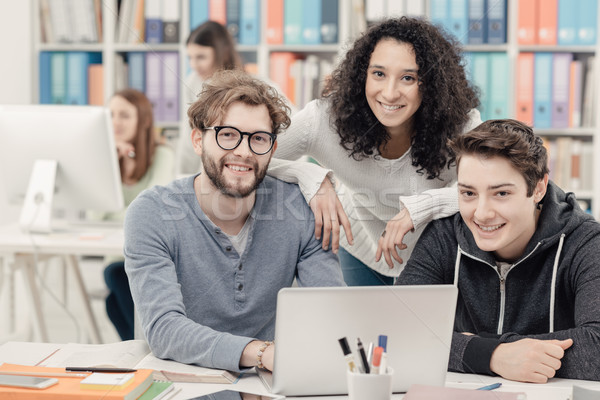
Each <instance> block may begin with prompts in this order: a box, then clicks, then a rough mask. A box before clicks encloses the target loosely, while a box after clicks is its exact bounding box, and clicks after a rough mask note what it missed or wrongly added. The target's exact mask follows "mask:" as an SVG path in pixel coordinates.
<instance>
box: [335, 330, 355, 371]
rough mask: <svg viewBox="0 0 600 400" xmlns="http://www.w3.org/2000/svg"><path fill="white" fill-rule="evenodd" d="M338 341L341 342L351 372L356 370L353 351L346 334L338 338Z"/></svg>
mask: <svg viewBox="0 0 600 400" xmlns="http://www.w3.org/2000/svg"><path fill="white" fill-rule="evenodd" d="M338 342H340V346H342V351H343V352H344V358H345V359H346V363H347V364H348V369H349V370H350V372H354V371H356V364H355V363H354V357H353V356H352V351H350V346H348V340H347V339H346V337H345V336H344V337H343V338H341V339H338Z"/></svg>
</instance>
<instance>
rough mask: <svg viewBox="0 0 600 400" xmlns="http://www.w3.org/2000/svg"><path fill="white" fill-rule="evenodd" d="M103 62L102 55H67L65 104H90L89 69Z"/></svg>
mask: <svg viewBox="0 0 600 400" xmlns="http://www.w3.org/2000/svg"><path fill="white" fill-rule="evenodd" d="M101 62H102V55H101V54H100V53H88V52H83V51H74V52H69V53H67V72H68V73H67V100H66V103H65V104H71V105H84V104H88V67H89V66H90V64H99V63H101Z"/></svg>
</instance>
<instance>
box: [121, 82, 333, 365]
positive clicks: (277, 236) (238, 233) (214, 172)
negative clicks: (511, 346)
mask: <svg viewBox="0 0 600 400" xmlns="http://www.w3.org/2000/svg"><path fill="white" fill-rule="evenodd" d="M188 116H189V120H190V125H191V126H192V134H191V139H192V143H193V146H194V150H195V152H196V153H197V154H198V156H199V157H201V158H202V170H201V173H200V174H198V175H195V176H190V177H187V178H183V179H179V180H176V181H175V182H173V183H171V184H170V185H168V186H165V187H158V186H157V187H155V188H153V189H151V190H149V191H146V192H144V193H143V194H141V195H140V196H139V197H138V198H137V199H136V200H135V201H134V202H133V203H132V204H131V206H130V207H129V210H128V212H127V216H126V220H125V259H126V261H125V268H126V271H127V274H128V277H129V281H130V286H131V292H132V295H133V299H134V302H135V305H136V309H137V311H138V312H139V316H140V320H141V324H142V327H143V331H144V333H145V336H146V338H147V340H148V343H149V345H150V348H151V349H152V351H153V353H154V354H155V355H156V356H157V357H161V358H168V359H172V360H176V361H179V362H183V363H188V364H198V365H201V366H204V367H212V368H219V369H227V370H231V371H240V370H243V369H244V368H248V367H253V366H257V365H258V366H261V367H265V368H267V369H272V368H273V353H274V351H273V350H274V346H272V345H271V344H272V343H271V342H270V340H272V339H273V337H274V329H275V306H276V303H277V292H278V291H279V289H281V288H283V287H288V286H291V285H292V282H293V281H294V278H297V280H298V283H299V285H301V286H341V285H344V283H343V278H342V274H341V270H340V267H339V263H338V260H337V257H336V256H335V255H334V254H333V253H332V252H326V251H324V250H323V249H322V248H321V243H320V242H319V241H317V240H316V239H315V237H314V230H315V226H314V217H313V214H312V211H311V210H310V208H309V207H308V205H307V204H306V202H305V201H304V198H303V197H302V195H301V192H300V189H299V188H298V187H297V186H296V185H294V184H288V183H284V182H283V181H279V180H276V179H274V178H271V177H265V174H266V170H267V167H268V165H269V162H270V160H271V157H272V155H273V152H274V151H275V149H276V148H277V140H276V139H277V133H278V132H279V130H280V129H282V128H285V127H287V126H288V125H289V122H290V119H289V117H288V108H287V106H286V105H285V103H284V101H283V99H282V98H281V97H280V96H279V95H278V94H277V92H276V91H275V90H274V89H272V88H271V87H270V86H268V85H267V84H265V83H263V82H261V81H259V80H257V79H254V78H252V77H250V76H249V75H246V74H245V73H243V72H240V71H223V72H220V73H217V74H215V75H214V76H213V78H211V79H210V80H209V81H207V82H206V83H205V84H204V86H203V89H202V92H201V93H200V95H199V98H198V100H197V101H196V102H195V103H194V104H192V106H191V107H190V109H189V110H188Z"/></svg>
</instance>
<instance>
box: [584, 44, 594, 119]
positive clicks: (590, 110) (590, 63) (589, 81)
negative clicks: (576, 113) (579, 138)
mask: <svg viewBox="0 0 600 400" xmlns="http://www.w3.org/2000/svg"><path fill="white" fill-rule="evenodd" d="M594 64H596V57H595V56H590V57H588V59H587V61H586V63H585V72H584V73H585V77H584V81H583V82H584V83H583V85H584V86H583V99H582V103H581V109H582V112H581V126H585V127H593V126H596V117H595V116H596V112H595V109H596V101H597V100H596V98H595V97H596V95H595V93H596V90H597V87H596V86H595V82H596V78H595V75H596V73H595V68H594Z"/></svg>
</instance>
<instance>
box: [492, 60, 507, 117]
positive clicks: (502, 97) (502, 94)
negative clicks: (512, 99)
mask: <svg viewBox="0 0 600 400" xmlns="http://www.w3.org/2000/svg"><path fill="white" fill-rule="evenodd" d="M489 68H490V73H489V80H488V86H489V91H488V101H489V102H488V104H489V110H488V117H489V118H491V119H502V118H507V117H508V88H509V87H510V86H511V84H512V82H511V81H509V79H508V71H509V67H508V56H507V54H506V53H491V54H490V55H489Z"/></svg>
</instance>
